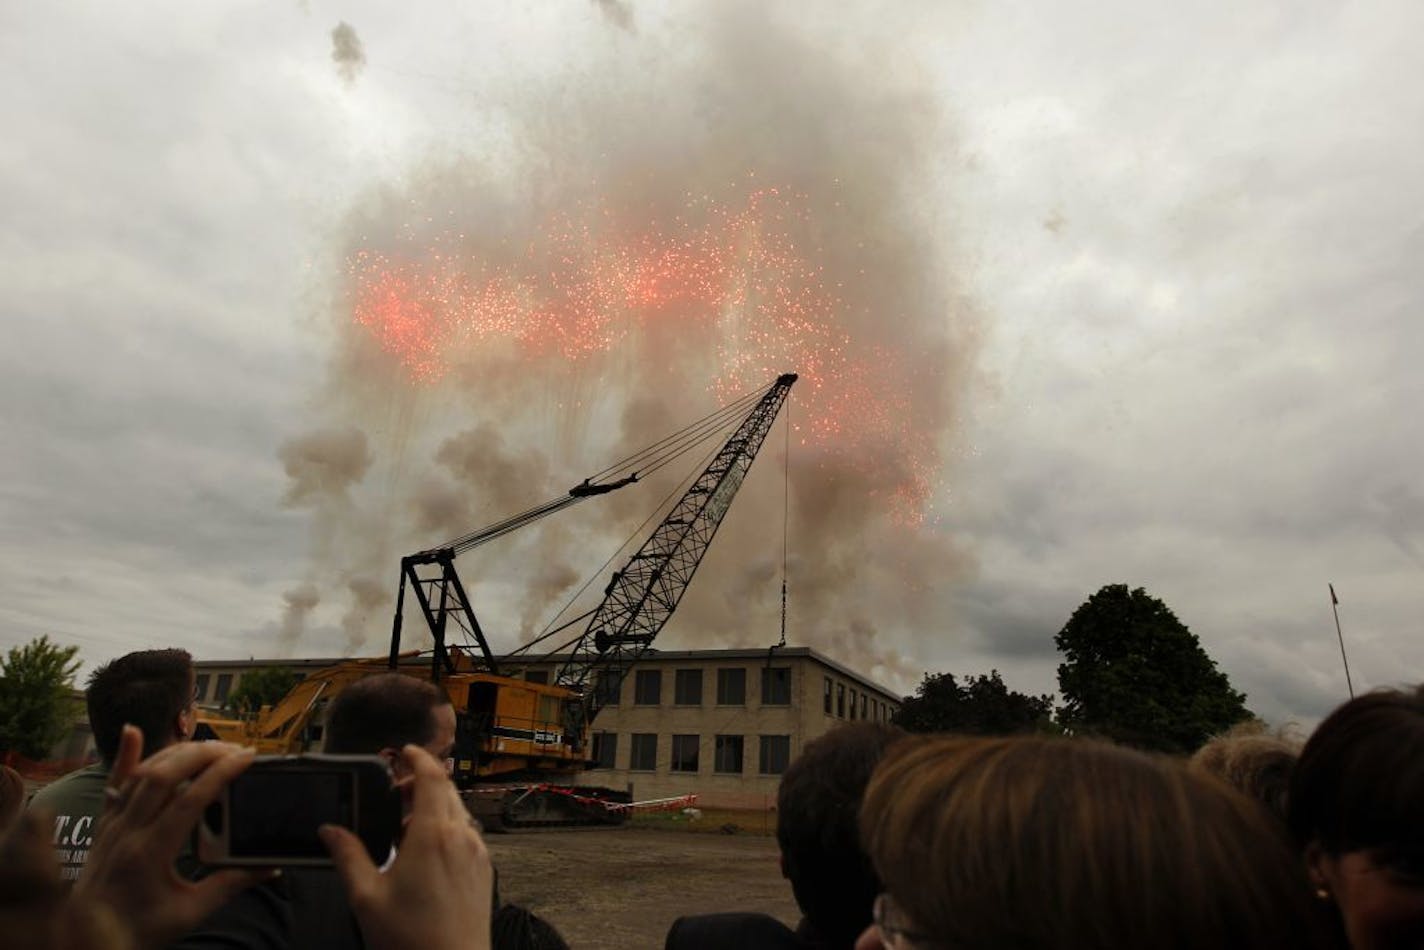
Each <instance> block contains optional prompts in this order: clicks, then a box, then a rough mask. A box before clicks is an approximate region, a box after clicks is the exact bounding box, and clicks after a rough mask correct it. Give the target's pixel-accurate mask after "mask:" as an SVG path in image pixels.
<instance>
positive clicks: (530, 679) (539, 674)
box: [524, 670, 549, 685]
mask: <svg viewBox="0 0 1424 950" xmlns="http://www.w3.org/2000/svg"><path fill="white" fill-rule="evenodd" d="M524 681H525V682H526V683H544V684H546V685H547V684H548V682H549V671H548V670H525V671H524Z"/></svg>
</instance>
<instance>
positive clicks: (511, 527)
mask: <svg viewBox="0 0 1424 950" xmlns="http://www.w3.org/2000/svg"><path fill="white" fill-rule="evenodd" d="M765 392H766V390H757V391H754V392H751V393H747V394H746V395H743V396H739V397H738V398H736V399H734V400H733V401H732V402H730V403H728V404H727V405H725V406H722V407H721V408H719V409H716V410H714V411H713V412H711V413H709V414H708V415H706V416H703V417H702V418H701V419H698V420H697V421H696V422H693V423H692V424H691V425H688V426H685V427H683V428H682V429H679V430H678V431H677V432H674V433H673V434H672V435H669V436H666V437H664V438H662V439H660V440H658V441H657V442H655V443H653V444H652V445H651V446H648V447H647V448H645V449H642V450H640V451H638V452H635V453H634V454H633V455H630V456H628V457H627V458H625V459H623V460H621V461H619V462H615V463H614V464H613V465H611V466H609V467H608V468H605V469H603V470H602V471H601V472H598V473H597V474H596V475H593V476H590V478H589V479H587V482H595V481H602V480H603V479H605V478H609V477H611V476H612V475H614V474H618V473H621V472H630V473H631V474H632V475H634V476H639V477H646V476H648V475H651V474H653V473H655V472H657V471H659V470H660V469H662V468H663V467H664V466H666V465H668V464H670V463H671V462H672V461H673V460H675V459H677V458H679V457H681V456H683V455H685V454H687V453H688V452H690V451H692V450H693V449H695V448H696V447H697V446H698V445H701V444H702V443H704V442H706V441H707V440H708V439H710V438H712V437H713V436H715V435H718V434H720V433H722V432H724V431H726V430H727V429H728V428H729V426H730V425H731V424H732V423H733V422H734V421H740V419H741V417H742V416H743V415H744V414H745V412H746V410H747V408H748V407H749V406H750V405H751V404H752V403H753V402H754V401H756V400H759V399H761V398H762V396H763V395H764V394H765ZM639 463H642V465H643V467H642V469H641V470H639V469H636V468H633V466H634V465H637V464H639ZM587 497H590V496H588V495H574V494H564V495H560V496H558V497H556V498H553V499H551V500H549V501H546V502H544V503H543V504H539V505H535V506H533V507H532V508H526V509H525V510H524V511H521V512H519V513H518V514H515V515H511V516H510V517H508V518H505V519H504V520H502V521H497V522H495V523H494V524H491V525H487V526H485V527H483V528H480V529H478V530H475V531H472V532H469V533H468V534H463V535H460V536H459V537H457V538H455V539H454V540H452V541H448V542H446V543H445V544H441V545H437V546H436V547H434V548H430V549H428V550H427V551H423V552H421V553H422V554H429V553H433V552H436V551H440V550H444V549H449V550H451V551H453V552H454V553H455V554H457V555H458V554H461V553H463V552H465V551H468V550H469V549H470V548H472V547H476V546H478V545H481V544H484V543H486V542H488V541H493V540H495V539H496V538H501V537H503V536H504V535H506V534H509V533H510V532H512V531H517V530H519V529H520V528H523V527H525V526H526V525H528V524H530V523H532V522H534V521H538V520H539V519H541V518H544V517H547V516H548V515H551V514H554V513H555V512H557V511H562V510H563V509H565V508H568V507H571V506H573V505H576V504H578V503H579V502H581V501H583V500H585V498H587Z"/></svg>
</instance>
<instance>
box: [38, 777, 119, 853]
mask: <svg viewBox="0 0 1424 950" xmlns="http://www.w3.org/2000/svg"><path fill="white" fill-rule="evenodd" d="M108 781H109V769H108V768H107V767H106V766H105V765H103V764H102V763H95V764H94V765H91V766H89V767H87V768H82V769H79V770H78V771H75V772H70V773H69V774H68V775H65V776H61V777H60V778H57V779H55V780H54V781H53V782H50V783H49V784H48V785H46V786H45V787H44V788H42V789H40V790H39V791H38V792H35V794H34V797H32V798H31V799H30V804H29V807H30V808H35V807H38V806H42V807H44V808H48V809H49V810H50V811H52V812H54V838H53V842H54V851H55V856H56V857H58V858H59V865H60V872H61V874H62V875H63V877H64V878H65V880H68V881H73V880H75V879H76V878H78V877H79V872H80V870H81V869H82V868H83V867H84V862H85V860H86V859H87V858H88V857H89V846H90V845H91V844H93V842H94V829H95V826H96V825H97V824H98V823H99V816H100V814H102V813H103V811H104V786H105V785H106V784H108Z"/></svg>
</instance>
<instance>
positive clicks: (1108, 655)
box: [1054, 584, 1251, 753]
mask: <svg viewBox="0 0 1424 950" xmlns="http://www.w3.org/2000/svg"><path fill="white" fill-rule="evenodd" d="M1054 642H1055V643H1057V644H1058V649H1059V651H1060V652H1061V653H1062V654H1063V663H1062V664H1061V665H1060V666H1059V667H1058V689H1059V692H1060V693H1061V694H1062V696H1063V701H1064V702H1063V705H1062V707H1060V709H1059V710H1058V721H1059V723H1060V724H1061V725H1062V726H1063V727H1064V728H1065V729H1067V730H1069V731H1071V732H1076V733H1080V734H1092V735H1100V736H1104V737H1105V738H1109V739H1112V740H1114V741H1117V742H1123V743H1126V744H1128V745H1135V746H1138V747H1140V748H1145V749H1154V750H1157V751H1161V752H1173V753H1188V752H1191V751H1193V750H1194V749H1196V748H1197V747H1199V746H1200V745H1201V744H1202V743H1204V742H1205V741H1206V740H1207V739H1208V738H1209V737H1211V736H1212V735H1215V734H1216V733H1219V732H1223V731H1225V730H1226V729H1228V728H1230V727H1231V726H1232V725H1233V724H1235V723H1237V722H1240V721H1241V720H1243V719H1247V718H1249V717H1250V716H1251V713H1250V711H1249V710H1247V708H1246V706H1245V701H1246V696H1245V695H1244V694H1243V693H1239V692H1237V691H1236V690H1234V689H1232V688H1231V683H1230V682H1229V681H1228V680H1227V678H1226V674H1225V673H1222V672H1221V671H1220V670H1218V669H1217V668H1216V664H1215V663H1214V662H1212V659H1211V657H1209V656H1207V654H1206V651H1205V650H1203V649H1202V646H1201V643H1200V642H1199V641H1198V640H1197V637H1196V635H1195V634H1194V633H1192V632H1191V631H1190V630H1188V629H1187V627H1186V625H1185V624H1183V623H1182V622H1181V621H1180V620H1178V619H1177V618H1176V616H1175V615H1174V614H1173V613H1172V611H1171V610H1169V609H1168V608H1167V605H1166V604H1164V603H1162V601H1160V600H1158V599H1157V598H1156V597H1153V596H1151V595H1150V594H1148V593H1147V592H1146V591H1145V590H1143V589H1142V588H1140V587H1139V588H1137V589H1136V590H1131V591H1129V590H1128V588H1127V585H1126V584H1109V585H1107V586H1105V587H1104V588H1103V589H1102V590H1100V591H1098V592H1097V593H1096V594H1094V595H1093V596H1091V597H1089V598H1088V600H1087V601H1086V602H1085V603H1083V605H1082V606H1080V607H1079V608H1078V609H1077V610H1075V611H1074V612H1073V616H1072V617H1070V618H1069V620H1068V623H1067V624H1066V625H1065V626H1064V627H1063V629H1062V630H1060V631H1059V632H1058V635H1057V636H1056V637H1054Z"/></svg>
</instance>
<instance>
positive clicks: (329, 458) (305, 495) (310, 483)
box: [277, 427, 372, 507]
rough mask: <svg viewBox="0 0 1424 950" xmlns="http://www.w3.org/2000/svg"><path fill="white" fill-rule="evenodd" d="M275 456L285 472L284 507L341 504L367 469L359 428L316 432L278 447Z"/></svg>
mask: <svg viewBox="0 0 1424 950" xmlns="http://www.w3.org/2000/svg"><path fill="white" fill-rule="evenodd" d="M277 457H278V458H280V459H281V460H282V465H283V467H284V468H286V470H287V477H288V478H289V479H291V484H290V485H289V486H288V487H287V498H286V501H287V504H289V505H292V506H294V507H305V506H316V505H321V504H323V503H325V502H330V501H345V500H346V499H347V497H348V493H349V491H350V490H351V488H352V487H353V486H354V485H356V484H358V483H359V482H360V481H361V479H362V478H364V477H365V476H366V472H367V470H368V469H370V467H371V461H372V457H371V451H370V448H369V446H368V445H367V443H366V434H365V433H364V432H362V431H361V430H359V429H356V428H353V427H346V428H342V429H319V430H316V431H314V432H309V433H307V434H306V435H303V436H299V437H298V438H295V439H290V440H288V441H287V442H285V443H283V444H282V447H281V448H280V449H278V451H277Z"/></svg>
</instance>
